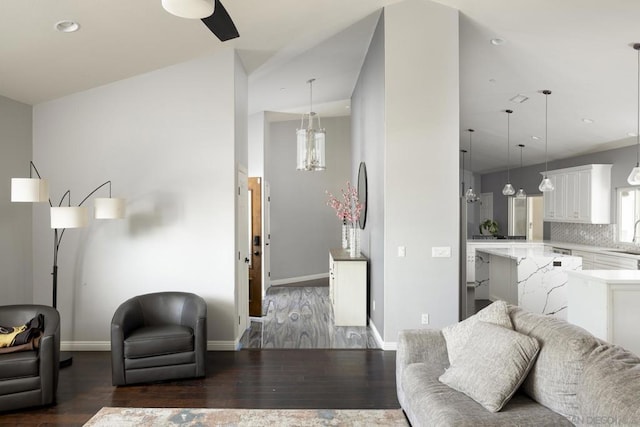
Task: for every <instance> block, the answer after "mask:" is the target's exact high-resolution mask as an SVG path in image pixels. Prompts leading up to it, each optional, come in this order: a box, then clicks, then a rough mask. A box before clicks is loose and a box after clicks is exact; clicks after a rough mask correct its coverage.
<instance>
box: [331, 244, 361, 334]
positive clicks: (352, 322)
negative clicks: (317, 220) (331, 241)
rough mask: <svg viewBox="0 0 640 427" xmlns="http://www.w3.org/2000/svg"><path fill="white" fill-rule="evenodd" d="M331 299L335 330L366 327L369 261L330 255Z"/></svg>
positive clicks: (337, 253) (337, 251) (339, 252)
mask: <svg viewBox="0 0 640 427" xmlns="http://www.w3.org/2000/svg"><path fill="white" fill-rule="evenodd" d="M329 295H330V298H331V304H332V305H333V317H334V324H335V325H336V326H366V325H367V258H366V257H364V256H362V255H360V256H358V257H355V258H352V257H350V256H349V252H348V251H346V250H343V249H331V250H330V251H329Z"/></svg>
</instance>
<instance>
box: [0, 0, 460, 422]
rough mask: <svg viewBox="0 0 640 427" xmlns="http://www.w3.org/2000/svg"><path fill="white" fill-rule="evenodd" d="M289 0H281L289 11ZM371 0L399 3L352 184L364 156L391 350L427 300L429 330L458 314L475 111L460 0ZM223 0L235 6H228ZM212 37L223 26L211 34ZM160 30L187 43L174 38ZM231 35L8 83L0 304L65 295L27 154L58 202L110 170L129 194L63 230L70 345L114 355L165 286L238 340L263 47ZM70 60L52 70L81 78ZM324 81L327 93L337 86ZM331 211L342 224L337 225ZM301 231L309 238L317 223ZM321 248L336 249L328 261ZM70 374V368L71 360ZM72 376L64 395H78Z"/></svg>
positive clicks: (378, 28)
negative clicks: (255, 69) (463, 113)
mask: <svg viewBox="0 0 640 427" xmlns="http://www.w3.org/2000/svg"><path fill="white" fill-rule="evenodd" d="M155 3H158V4H159V1H158V2H154V3H153V4H154V7H155V8H156V9H159V10H157V11H156V12H154V13H158V14H160V13H164V12H163V11H162V10H161V8H159V5H156V4H155ZM293 3H295V2H284V3H283V5H282V8H283V9H285V8H288V7H293ZM358 3H359V4H360V6H361V9H359V11H358V13H357V14H354V15H351V17H350V18H349V19H350V22H349V24H353V23H356V22H358V21H359V20H361V19H365V18H367V17H368V16H370V15H371V14H377V15H376V16H377V17H380V16H381V11H380V9H381V8H382V7H383V6H384V7H385V9H384V14H383V18H381V19H379V20H378V19H375V20H374V21H373V22H374V28H372V32H371V42H370V44H369V45H368V50H367V51H366V52H365V53H364V54H363V57H362V61H363V62H362V64H361V66H360V67H359V68H358V70H356V75H357V79H356V81H355V82H354V85H353V87H352V88H351V89H350V93H349V95H348V98H349V99H350V106H351V108H350V110H351V112H350V116H351V139H352V140H351V144H352V147H351V176H350V177H348V178H350V179H351V181H355V178H356V176H355V174H356V173H357V170H358V165H359V163H360V162H361V161H364V162H365V163H366V164H367V168H368V173H369V177H370V182H369V194H370V197H371V201H370V210H369V219H368V222H367V227H366V228H365V229H364V230H363V235H362V240H363V242H362V243H363V244H362V247H363V253H365V254H366V255H367V257H368V258H369V261H370V273H369V274H370V296H369V298H370V300H369V301H368V304H369V309H370V325H372V326H373V327H375V329H376V331H377V334H378V337H379V340H380V342H381V347H382V348H383V349H384V350H385V351H384V352H382V353H393V350H395V349H396V346H397V337H398V334H399V332H400V331H401V330H405V329H415V328H424V327H425V326H424V325H423V324H422V321H421V319H422V318H423V317H422V315H423V314H425V313H428V318H429V325H428V327H430V328H442V327H445V326H447V325H451V324H453V323H456V322H457V321H458V320H460V319H459V305H460V299H459V294H460V281H459V270H458V269H459V261H460V260H459V258H460V257H459V251H460V242H459V236H460V224H459V213H458V209H459V144H460V140H461V135H460V133H461V130H460V129H461V127H464V124H462V123H461V122H460V97H461V91H460V80H459V67H460V62H459V54H460V47H459V31H460V29H459V15H458V11H457V10H455V9H452V8H450V7H447V6H443V5H442V4H438V3H431V2H428V1H423V0H408V1H404V2H395V1H377V2H369V3H374V4H369V5H368V6H366V7H365V6H362V4H364V3H367V2H358ZM151 4H152V2H146V3H145V6H148V7H151V6H149V5H151ZM225 6H227V7H228V9H229V11H230V12H231V15H234V14H233V8H232V7H231V5H228V4H225ZM316 6H317V5H316ZM119 7H120V8H125V6H124V5H123V4H120V5H119ZM140 7H142V6H140ZM245 7H248V6H245ZM251 7H253V8H257V7H258V5H257V4H252V5H251ZM261 7H265V8H268V7H267V6H261ZM332 7H333V8H335V9H336V10H340V9H341V8H343V7H345V6H344V5H341V4H340V2H337V1H335V2H330V3H328V4H327V5H324V6H323V7H322V10H323V11H324V12H323V13H327V15H323V17H325V19H326V20H327V21H330V22H331V19H334V20H335V24H334V25H328V24H327V27H328V28H327V29H324V30H322V29H320V27H322V25H319V26H318V29H316V30H315V32H312V33H305V34H304V37H302V36H301V37H300V38H301V39H304V38H305V37H306V38H311V39H315V40H317V41H318V42H320V41H321V40H322V38H320V37H322V36H325V38H326V37H328V36H330V35H332V34H326V31H329V27H330V28H332V29H334V30H336V31H338V30H344V29H345V28H346V26H347V22H346V20H345V19H343V18H341V17H340V16H339V15H340V13H335V14H334V15H331V14H329V12H326V11H325V8H326V9H330V8H332ZM310 9H313V8H310ZM256 10H261V9H256ZM293 10H297V9H293ZM307 12H308V13H309V14H311V15H313V14H312V12H310V11H307ZM265 13H266V12H265ZM140 14H141V15H142V13H140ZM254 15H255V16H254V17H253V21H252V20H248V21H247V26H249V27H250V26H251V24H252V23H253V22H254V21H259V20H260V18H259V16H260V14H259V13H254ZM3 16H9V15H7V14H3ZM356 16H357V17H356ZM61 18H63V17H61ZM170 18H171V16H170V15H169V16H168V17H166V18H163V19H170ZM2 19H6V18H2ZM163 22H164V21H163ZM195 24H199V23H198V22H196V23H195ZM47 25H49V24H47ZM256 25H257V24H256ZM87 27H89V28H91V27H90V24H89V23H87ZM89 28H88V29H89ZM186 31H194V30H193V29H191V28H190V29H188V30H186ZM198 31H199V29H198ZM240 31H241V33H242V31H243V30H242V29H241V30H240ZM247 31H248V33H249V35H251V34H252V32H251V31H250V30H249V29H247ZM288 35H289V37H290V38H291V39H295V36H294V35H291V34H290V33H288ZM205 36H207V37H211V35H210V34H199V36H198V37H205ZM247 37H249V36H247ZM254 37H255V35H254ZM242 38H243V36H242V35H241V37H240V39H239V40H242ZM3 39H5V40H8V39H9V38H8V37H7V38H3ZM416 40H420V43H419V46H420V49H419V50H416V49H415V44H416V42H415V41H416ZM155 43H156V44H158V45H162V44H163V43H177V42H176V41H175V40H171V38H170V37H166V38H165V39H162V41H156V42H155ZM238 43H240V42H238ZM178 44H180V43H178ZM229 46H230V47H228V48H220V49H215V50H211V51H209V52H207V53H206V54H202V52H199V53H198V54H197V55H193V56H192V57H187V56H188V55H187V53H185V57H184V59H183V60H181V61H176V62H175V63H172V64H167V65H166V66H165V65H164V64H163V65H162V66H157V67H154V68H151V69H149V70H148V71H146V72H144V73H139V74H136V75H126V62H127V59H126V58H122V59H121V60H120V61H116V62H115V63H116V64H117V67H115V68H122V75H121V76H120V77H119V78H116V79H114V80H112V81H104V82H103V83H102V84H100V85H97V86H95V87H86V88H83V89H82V90H75V91H72V92H69V93H64V94H55V95H51V94H48V95H42V96H43V98H42V99H39V100H38V101H35V102H33V101H27V100H26V98H25V100H23V101H20V100H16V99H18V96H17V95H14V94H12V93H10V92H9V89H7V92H6V93H3V97H1V98H0V109H1V111H2V114H0V121H1V123H0V135H2V144H3V153H6V154H3V156H2V158H1V159H0V163H1V164H2V168H0V170H1V171H2V172H1V173H2V179H3V180H4V182H5V186H3V187H2V188H1V189H0V211H2V215H1V217H2V222H3V226H2V227H0V230H1V231H0V232H1V233H2V238H1V239H0V247H2V253H3V254H4V256H3V257H2V259H3V260H2V271H3V273H4V276H5V279H4V282H5V283H4V284H3V293H4V295H5V297H4V298H3V303H5V304H17V303H36V304H44V305H50V303H51V265H52V263H51V261H52V251H51V247H52V240H53V236H52V230H51V229H50V227H49V209H48V208H47V206H46V205H33V206H32V205H30V204H18V203H10V201H9V200H10V195H9V192H10V189H9V184H8V183H9V182H10V178H13V177H26V176H29V175H28V174H29V161H33V162H34V164H35V165H37V167H38V170H39V171H40V173H41V174H43V176H46V178H47V179H48V180H49V183H50V194H51V195H52V197H55V203H56V204H57V202H58V200H59V197H61V196H62V195H63V194H64V192H65V191H66V190H67V189H70V190H71V192H72V202H73V203H77V202H78V201H79V200H80V197H81V196H82V195H84V194H86V193H88V192H90V191H91V189H93V188H95V187H96V185H99V184H100V183H102V182H104V181H106V180H111V181H112V192H113V195H114V196H115V197H123V198H125V199H126V200H127V216H126V219H124V220H121V221H108V222H106V221H105V222H102V221H92V222H91V224H90V226H89V227H87V228H85V229H82V230H69V231H68V232H66V233H65V236H64V242H63V245H62V248H61V250H60V253H59V255H60V257H59V259H58V264H59V266H60V269H59V271H58V280H59V283H60V286H59V288H58V309H59V311H60V313H61V340H62V348H63V350H65V351H74V352H76V353H84V352H92V351H95V352H108V351H109V349H110V336H109V325H110V321H111V318H112V316H113V314H114V312H115V310H116V308H117V307H118V306H119V305H120V304H121V303H122V302H123V301H125V300H127V299H128V298H130V297H132V296H135V295H140V294H145V293H149V292H159V291H169V290H179V291H185V292H191V293H195V294H198V295H200V296H202V297H203V298H204V299H205V300H206V302H207V305H208V315H207V326H208V336H207V348H208V350H209V353H222V352H224V351H230V352H234V351H235V350H236V349H237V347H238V342H239V340H240V337H241V336H242V333H243V332H244V330H243V328H242V327H241V326H240V325H239V324H238V321H237V319H238V315H239V314H240V313H242V310H243V304H244V300H243V299H242V298H241V293H239V290H240V289H239V280H238V274H239V272H241V271H242V270H241V268H242V267H241V266H239V265H238V262H237V261H238V260H237V250H238V248H239V243H238V224H239V221H238V219H237V212H238V206H237V199H236V188H237V180H238V168H239V166H244V167H249V168H251V165H252V163H251V156H252V153H253V148H252V147H253V143H254V142H255V141H254V139H253V137H252V136H251V135H249V132H250V131H249V128H250V126H249V122H250V121H251V120H255V119H256V116H255V115H250V114H249V113H250V112H251V113H254V114H258V115H260V114H261V112H253V111H251V110H250V104H251V97H252V93H251V87H252V82H253V80H252V79H257V77H255V76H252V75H251V74H250V73H248V72H247V68H248V67H247V64H246V63H243V61H242V59H241V56H242V50H243V49H251V46H244V45H242V44H239V45H238V46H235V45H233V44H231V45H229ZM18 47H20V46H19V45H18ZM285 47H290V48H291V49H293V48H294V47H296V48H297V47H298V46H297V45H295V46H285ZM14 48H15V46H14ZM255 49H258V50H259V49H262V47H261V46H257V47H255ZM92 55H93V54H88V53H85V54H84V61H85V62H87V63H88V62H92V61H99V60H100V55H99V54H96V55H95V57H93V56H92ZM435 59H437V60H435ZM50 60H51V61H57V60H60V59H59V58H54V59H50ZM328 60H329V61H330V60H331V59H328ZM87 66H88V65H87ZM76 71H77V70H76ZM58 73H59V74H56V75H55V78H56V79H62V80H64V79H70V77H65V76H64V73H63V72H62V71H60V72H58ZM82 74H83V72H79V77H77V78H78V79H80V78H81V77H82ZM310 77H316V78H318V84H319V85H320V82H321V81H322V80H321V76H305V77H304V78H302V79H301V81H300V82H297V83H298V86H301V87H303V90H302V91H301V92H303V95H302V96H303V97H304V98H305V101H304V102H306V96H307V92H306V89H307V88H306V87H305V86H306V85H305V80H306V78H310ZM52 78H53V77H52ZM45 83H46V82H45ZM34 85H35V82H34ZM44 86H46V84H45V85H44ZM320 87H321V86H320ZM320 87H318V88H317V92H316V96H318V97H319V99H321V98H322V97H323V96H325V95H323V94H322V91H320ZM279 89H280V88H278V90H279ZM323 101H325V102H328V101H330V100H329V99H324V100H323ZM303 105H304V103H301V104H300V106H303ZM258 121H259V118H258ZM329 143H330V142H329V139H328V144H329ZM292 158H293V146H292ZM265 162H266V160H265ZM293 166H294V165H293V164H292V168H293ZM265 170H266V169H265ZM328 190H334V191H335V190H336V189H330V188H329V189H328ZM416 195H421V196H420V197H416ZM422 195H424V196H422ZM321 197H322V199H321V200H320V203H323V201H324V196H323V195H322V196H321ZM322 209H326V210H328V208H326V207H325V206H322ZM328 214H329V215H330V214H331V213H330V212H329V213H328ZM434 224H437V226H436V225H434ZM308 226H309V227H312V226H313V224H308ZM333 226H335V230H336V231H335V233H336V234H335V235H336V239H337V238H338V236H339V227H340V224H339V222H338V221H336V222H335V224H334V225H333ZM299 234H300V236H301V237H300V239H301V242H300V245H301V246H304V245H305V244H306V242H305V239H304V237H303V236H305V230H299ZM399 246H402V247H405V248H406V256H404V257H398V256H397V254H398V251H397V248H398V247H399ZM433 247H448V248H449V250H450V254H451V255H450V257H442V258H440V257H436V258H434V257H432V248H433ZM324 254H325V255H324V259H323V262H325V261H326V260H327V258H328V257H327V256H326V254H327V253H326V251H324ZM374 301H375V302H374ZM210 357H212V358H216V357H223V356H218V355H212V356H210ZM241 357H243V356H241ZM376 357H378V356H376ZM86 361H87V363H88V364H90V363H91V359H90V358H88V359H86ZM75 363H76V362H74V365H73V366H72V367H71V369H76V367H77V366H76V365H75ZM381 365H384V362H381ZM381 365H378V366H381ZM100 366H102V367H103V368H105V369H106V366H108V365H104V363H103V364H102V365H100ZM387 368H388V367H387ZM385 372H389V371H385ZM391 373H393V369H391ZM61 375H66V376H67V377H69V378H72V375H71V374H67V373H65V372H64V371H62V373H61ZM104 378H107V379H108V376H106V377H104ZM77 381H79V382H81V381H82V380H81V379H80V378H77ZM362 381H363V383H366V379H363V380H362ZM70 384H71V385H70V386H69V388H68V389H66V391H64V392H63V393H66V394H63V396H67V398H68V396H69V394H68V393H72V390H73V381H72V382H71V383H70ZM385 386H386V387H388V386H389V384H388V383H386V384H385ZM391 388H392V389H393V385H392V386H391ZM87 392H88V393H90V390H89V391H87ZM143 402H144V401H143V400H138V401H137V405H138V406H143V405H144V403H143ZM357 404H358V405H362V402H361V401H360V402H358V403H357ZM123 405H126V403H123ZM103 406H109V405H108V404H105V405H103ZM82 422H84V421H82ZM70 423H72V422H70Z"/></svg>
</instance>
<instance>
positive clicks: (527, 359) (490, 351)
mask: <svg viewBox="0 0 640 427" xmlns="http://www.w3.org/2000/svg"><path fill="white" fill-rule="evenodd" d="M539 350H540V346H539V345H538V341H536V340H535V339H534V338H531V337H528V336H526V335H523V334H521V333H519V332H516V331H513V330H510V329H507V328H504V327H502V326H498V325H494V324H491V323H485V322H477V323H476V324H475V325H474V326H473V328H472V333H471V336H470V338H469V340H468V341H467V344H466V345H465V346H464V349H463V350H462V353H461V354H460V357H459V358H457V359H456V361H455V362H454V363H453V364H452V365H451V366H450V367H449V368H448V369H447V370H446V371H445V373H444V374H442V375H441V376H440V378H439V380H440V382H442V383H444V384H446V385H448V386H449V387H451V388H453V389H455V390H458V391H459V392H462V393H464V394H466V395H467V396H469V397H470V398H472V399H473V400H475V401H476V402H478V403H479V404H481V405H482V406H484V407H485V408H486V409H487V410H489V411H491V412H498V411H499V410H500V409H502V407H503V406H504V405H505V404H506V403H507V402H508V401H509V399H511V396H513V394H514V393H515V392H516V390H517V389H518V387H520V384H522V381H524V379H525V377H526V376H527V373H528V372H529V370H530V369H531V366H533V363H534V362H535V359H536V356H537V355H538V351H539Z"/></svg>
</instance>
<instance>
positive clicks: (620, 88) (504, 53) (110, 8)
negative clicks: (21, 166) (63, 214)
mask: <svg viewBox="0 0 640 427" xmlns="http://www.w3.org/2000/svg"><path fill="white" fill-rule="evenodd" d="M397 1H398V0H348V1H347V0H321V1H316V2H308V1H300V0H271V1H264V0H223V4H224V5H225V7H226V9H227V11H228V12H229V13H230V15H231V16H232V17H233V20H234V22H235V23H236V26H237V27H238V30H239V32H240V38H238V39H235V40H232V41H229V42H226V43H221V42H219V41H218V39H216V38H215V36H213V34H211V33H210V32H209V31H208V29H207V28H206V27H205V26H204V25H203V24H202V23H201V22H200V21H199V20H186V19H181V18H177V17H174V16H172V15H170V14H168V13H166V12H165V11H164V10H163V9H162V7H161V5H160V0H135V1H133V0H92V1H87V0H55V1H51V0H1V1H0V94H1V95H3V96H6V97H9V98H12V99H15V100H18V101H21V102H24V103H27V104H37V103H40V102H44V101H47V100H51V99H55V98H58V97H60V96H64V95H67V94H70V93H73V92H77V91H81V90H86V89H89V88H92V87H96V86H99V85H103V84H107V83H110V82H113V81H117V80H120V79H123V78H127V77H130V76H133V75H137V74H140V73H144V72H148V71H151V70H154V69H158V68H162V67H165V66H168V65H171V64H175V63H179V62H182V61H186V60H189V59H191V58H194V57H198V56H202V55H206V54H209V53H213V52H215V51H216V50H219V49H224V48H227V47H233V48H236V49H238V52H239V54H240V57H241V59H242V61H243V63H244V65H245V68H246V69H247V72H248V73H249V74H250V80H249V81H250V92H249V93H250V95H249V96H250V100H249V101H250V112H256V111H263V110H268V111H279V112H288V113H299V112H302V111H305V110H307V109H308V102H309V88H308V85H307V83H306V81H307V80H308V79H309V78H316V79H317V80H316V82H315V83H314V87H313V88H314V96H313V99H314V110H316V111H320V112H322V113H323V115H340V114H346V113H348V109H347V108H346V106H347V105H348V100H349V98H350V96H351V91H352V90H353V87H354V84H355V81H356V79H357V75H358V71H359V69H360V66H361V64H362V60H363V58H364V54H365V51H366V48H367V46H368V43H369V40H370V37H371V33H372V31H373V28H374V25H375V23H376V19H377V15H378V13H379V10H380V8H382V7H383V6H385V5H388V4H392V3H395V2H397ZM437 1H438V2H439V3H442V4H445V5H448V6H451V7H454V8H458V9H460V10H461V16H460V43H461V52H460V80H461V95H460V97H461V122H460V124H461V147H462V148H468V142H469V139H468V133H467V132H465V131H464V130H465V129H467V128H470V127H471V128H474V129H475V130H476V132H475V133H474V136H473V153H474V158H473V164H474V167H473V169H474V170H475V171H477V172H487V171H491V170H496V169H501V168H504V167H505V164H506V143H507V142H506V114H505V113H504V112H503V111H504V110H505V109H506V108H511V109H513V110H514V113H513V114H512V116H511V145H512V146H514V147H516V145H517V144H519V143H522V144H525V145H526V148H525V151H524V163H525V165H526V164H533V163H540V162H542V161H544V124H545V123H544V95H542V94H540V93H539V91H541V90H542V89H550V90H552V91H553V94H552V95H550V96H549V128H548V132H549V133H548V135H549V158H550V159H556V158H564V157H569V156H574V155H577V154H581V153H586V152H591V151H598V150H602V149H605V148H608V147H614V146H621V145H628V144H632V143H634V142H635V138H634V137H629V136H628V135H627V133H628V132H635V130H636V125H637V122H636V121H637V108H638V107H637V78H638V77H637V64H638V63H637V54H636V51H634V50H633V49H632V48H631V47H630V46H629V45H630V44H631V43H633V42H636V41H640V25H638V23H637V21H638V18H639V17H640V2H638V1H637V0H518V1H513V0H482V1H479V0H437ZM63 19H72V20H77V21H78V22H79V23H80V25H81V30H80V31H79V32H77V33H73V34H62V33H58V32H56V31H55V30H54V29H53V26H54V24H55V23H56V22H57V21H59V20H63ZM495 37H499V38H501V39H503V40H505V43H504V44H503V45H501V46H493V45H491V44H490V42H489V41H490V39H492V38H495ZM416 45H417V46H419V42H417V44H416ZM516 94H523V95H525V96H528V97H529V100H528V101H526V102H525V103H523V104H513V103H511V102H509V99H510V98H511V97H513V96H514V95H516ZM583 118H589V119H592V120H594V123H592V124H586V123H584V122H583V121H582V119H583ZM532 135H536V136H539V137H541V139H540V140H539V141H534V140H532V139H531V136H532ZM518 161H519V158H518V154H517V152H513V151H512V165H517V163H518Z"/></svg>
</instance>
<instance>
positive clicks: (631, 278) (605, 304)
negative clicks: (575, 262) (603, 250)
mask: <svg viewBox="0 0 640 427" xmlns="http://www.w3.org/2000/svg"><path fill="white" fill-rule="evenodd" d="M568 273H569V313H568V317H567V320H568V321H569V322H570V323H573V324H575V325H578V326H580V327H582V328H584V329H586V330H587V331H589V332H591V333H592V334H593V335H595V336H596V337H598V338H600V339H603V340H605V341H607V342H609V343H611V344H616V345H619V346H621V347H624V348H626V349H627V350H630V351H632V352H633V353H635V354H637V355H640V329H638V325H639V324H640V310H638V307H640V270H588V271H570V272H568Z"/></svg>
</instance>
